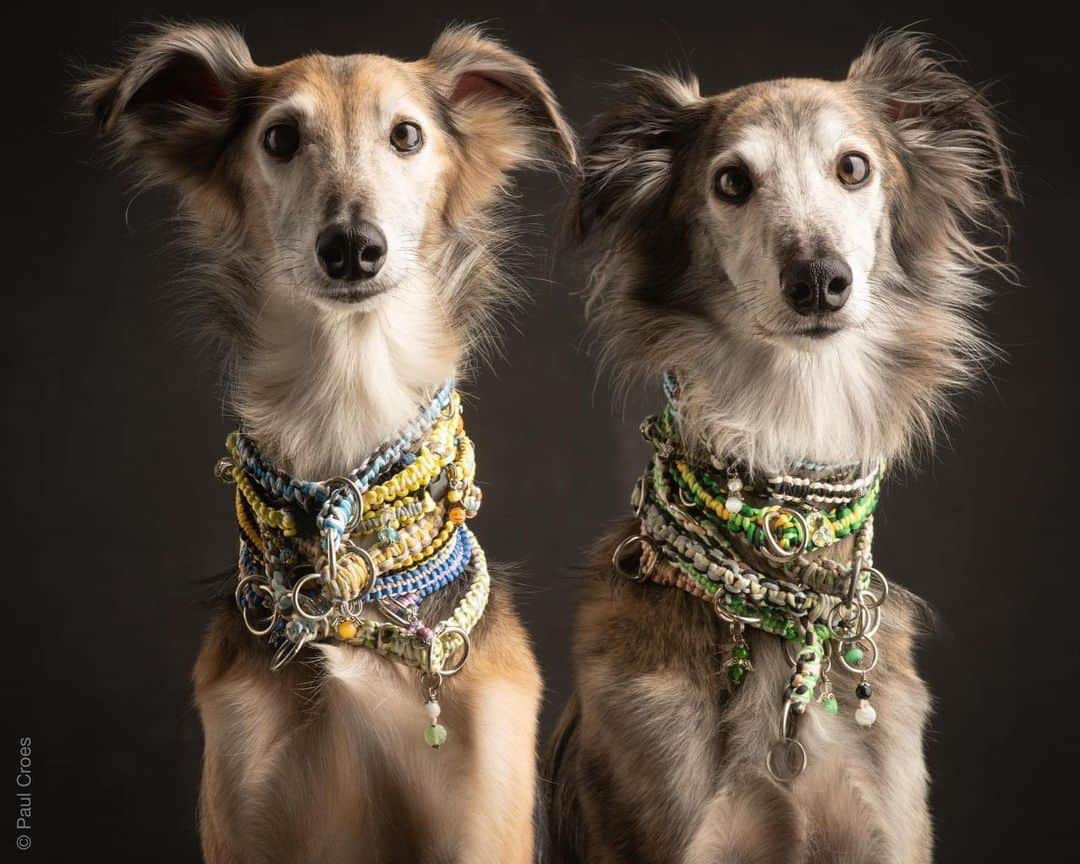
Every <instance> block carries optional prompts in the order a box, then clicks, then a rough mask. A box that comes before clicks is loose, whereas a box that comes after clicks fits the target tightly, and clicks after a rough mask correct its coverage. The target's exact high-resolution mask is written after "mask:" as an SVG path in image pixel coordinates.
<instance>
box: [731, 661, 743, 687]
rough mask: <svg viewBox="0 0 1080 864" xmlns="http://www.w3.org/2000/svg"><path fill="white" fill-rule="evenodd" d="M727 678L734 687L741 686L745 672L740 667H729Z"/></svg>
mask: <svg viewBox="0 0 1080 864" xmlns="http://www.w3.org/2000/svg"><path fill="white" fill-rule="evenodd" d="M727 674H728V678H730V679H731V683H732V684H735V685H736V686H737V685H739V684H742V682H743V679H744V678H745V677H746V670H745V669H743V667H742V666H729V667H728V673H727Z"/></svg>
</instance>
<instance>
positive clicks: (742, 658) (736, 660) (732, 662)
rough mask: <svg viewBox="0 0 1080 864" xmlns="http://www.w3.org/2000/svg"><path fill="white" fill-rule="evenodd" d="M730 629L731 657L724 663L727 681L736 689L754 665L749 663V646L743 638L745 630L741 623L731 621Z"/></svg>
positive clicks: (752, 669)
mask: <svg viewBox="0 0 1080 864" xmlns="http://www.w3.org/2000/svg"><path fill="white" fill-rule="evenodd" d="M729 626H730V629H731V656H730V657H728V659H727V662H726V663H724V668H725V669H727V675H728V681H730V682H731V686H732V687H733V688H734V687H738V686H740V685H741V684H742V683H743V681H744V680H745V679H746V675H747V673H748V672H753V671H754V665H753V664H752V663H751V662H750V644H749V643H748V642H747V641H746V638H745V637H744V636H743V630H744V629H745V628H744V626H743V623H742V622H741V621H732V622H731V624H730V625H729Z"/></svg>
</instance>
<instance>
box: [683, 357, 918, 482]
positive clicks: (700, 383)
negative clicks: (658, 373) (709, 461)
mask: <svg viewBox="0 0 1080 864" xmlns="http://www.w3.org/2000/svg"><path fill="white" fill-rule="evenodd" d="M744 354H745V356H744ZM880 378H881V376H880V375H879V374H876V373H874V371H873V363H872V362H871V361H870V359H869V358H868V357H865V356H857V355H856V354H855V352H842V351H839V350H835V349H832V350H827V351H819V352H817V353H815V354H809V353H806V354H803V353H797V352H776V351H765V350H760V349H758V350H757V351H756V353H752V352H750V351H749V350H748V351H746V352H742V353H740V352H739V351H733V352H730V353H729V354H727V355H725V356H724V357H723V358H709V360H708V361H707V362H705V363H699V365H698V366H697V367H695V368H694V370H693V374H692V375H684V376H682V377H681V378H680V385H681V388H680V389H681V393H680V399H679V402H680V413H681V415H682V422H681V424H680V425H681V426H682V429H683V433H684V436H685V439H686V442H687V444H688V446H690V447H692V448H693V449H695V450H700V451H702V452H705V453H708V454H709V455H711V456H715V457H718V458H719V459H721V460H725V461H727V460H733V461H738V462H742V463H744V464H746V465H748V466H751V467H752V468H753V469H754V470H755V471H758V470H760V471H766V472H783V471H786V470H787V469H789V468H791V467H792V466H794V465H797V464H799V463H801V462H805V461H811V462H817V463H822V464H828V465H836V464H848V463H859V464H861V465H863V466H864V467H869V466H872V465H873V464H875V463H876V462H877V460H879V459H881V458H883V457H885V458H889V459H892V458H893V457H894V456H896V455H897V454H898V453H900V452H901V451H903V450H904V448H905V446H906V442H907V440H908V437H909V434H908V430H909V428H910V426H911V405H912V398H911V394H910V393H909V392H907V390H906V389H905V386H904V382H903V381H902V380H894V381H893V382H892V383H891V385H890V386H891V390H887V389H886V386H885V385H884V383H883V382H882V381H880V380H879V379H880Z"/></svg>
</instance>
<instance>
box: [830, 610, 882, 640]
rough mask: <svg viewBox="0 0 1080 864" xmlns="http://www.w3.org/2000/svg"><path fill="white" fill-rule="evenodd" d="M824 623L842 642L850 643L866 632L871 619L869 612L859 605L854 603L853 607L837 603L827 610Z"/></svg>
mask: <svg viewBox="0 0 1080 864" xmlns="http://www.w3.org/2000/svg"><path fill="white" fill-rule="evenodd" d="M851 613H853V614H851ZM825 623H826V624H827V625H828V627H829V630H831V631H832V632H833V633H835V634H837V635H838V636H840V638H841V639H842V640H844V641H851V640H853V639H858V638H859V637H861V636H862V635H863V634H864V633H865V632H866V631H867V629H868V628H869V626H870V624H871V623H872V618H871V613H870V610H869V609H867V608H866V607H865V606H863V605H862V604H861V603H856V604H855V606H853V607H852V606H848V605H847V604H845V603H837V604H836V605H835V606H833V607H832V609H830V610H829V615H828V617H827V618H826V621H825Z"/></svg>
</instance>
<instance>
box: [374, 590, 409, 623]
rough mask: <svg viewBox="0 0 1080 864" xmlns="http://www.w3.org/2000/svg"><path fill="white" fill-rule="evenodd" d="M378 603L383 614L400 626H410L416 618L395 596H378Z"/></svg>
mask: <svg viewBox="0 0 1080 864" xmlns="http://www.w3.org/2000/svg"><path fill="white" fill-rule="evenodd" d="M378 603H379V609H380V610H381V611H382V613H383V615H385V616H386V617H387V618H389V619H390V620H391V621H393V622H394V623H395V624H400V625H401V626H402V627H410V626H411V625H413V624H415V623H416V621H417V620H418V619H417V617H416V614H415V613H414V612H413V610H412V609H411V608H410V607H408V606H406V605H405V604H404V603H402V602H401V601H400V600H398V599H397V597H380V598H379V600H378Z"/></svg>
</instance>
